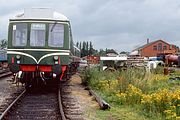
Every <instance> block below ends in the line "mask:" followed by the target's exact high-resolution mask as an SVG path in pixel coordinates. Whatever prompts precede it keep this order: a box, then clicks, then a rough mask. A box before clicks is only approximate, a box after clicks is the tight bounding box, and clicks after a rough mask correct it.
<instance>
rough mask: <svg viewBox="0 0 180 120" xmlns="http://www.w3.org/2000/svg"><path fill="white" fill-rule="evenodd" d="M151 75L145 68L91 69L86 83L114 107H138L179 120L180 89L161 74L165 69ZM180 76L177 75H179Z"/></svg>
mask: <svg viewBox="0 0 180 120" xmlns="http://www.w3.org/2000/svg"><path fill="white" fill-rule="evenodd" d="M158 69H160V70H159V71H158V70H154V71H153V72H152V73H149V72H146V71H145V70H144V69H133V68H132V69H127V70H126V71H116V72H107V71H99V70H98V69H88V70H87V71H86V72H85V73H84V75H83V76H84V82H85V83H87V84H88V85H89V86H90V87H91V88H93V89H94V90H96V91H97V92H98V93H99V94H100V95H101V96H103V97H104V98H105V99H106V100H107V101H108V102H110V103H111V104H115V105H128V106H135V105H136V106H139V107H138V108H141V110H142V111H143V112H144V113H146V115H147V116H149V115H148V114H147V113H149V114H153V115H155V114H159V115H160V116H161V117H162V119H164V118H166V119H179V117H180V86H179V85H178V84H179V83H180V81H178V83H177V82H176V84H174V83H172V82H170V81H169V76H164V75H163V74H161V73H162V72H163V71H162V68H158ZM176 75H178V74H176Z"/></svg>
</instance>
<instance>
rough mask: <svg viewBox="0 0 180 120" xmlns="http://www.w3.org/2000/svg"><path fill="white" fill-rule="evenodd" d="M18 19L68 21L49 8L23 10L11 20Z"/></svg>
mask: <svg viewBox="0 0 180 120" xmlns="http://www.w3.org/2000/svg"><path fill="white" fill-rule="evenodd" d="M19 19H45V20H46V19H48V20H60V21H69V19H68V18H67V17H66V16H65V15H63V14H61V13H58V12H56V11H54V10H53V9H50V8H28V9H25V10H24V13H21V14H18V15H16V16H15V18H12V19H11V20H19Z"/></svg>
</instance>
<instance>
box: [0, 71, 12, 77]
mask: <svg viewBox="0 0 180 120" xmlns="http://www.w3.org/2000/svg"><path fill="white" fill-rule="evenodd" d="M12 74H13V73H12V72H10V71H9V69H1V70H0V79H1V78H4V77H7V76H10V75H12Z"/></svg>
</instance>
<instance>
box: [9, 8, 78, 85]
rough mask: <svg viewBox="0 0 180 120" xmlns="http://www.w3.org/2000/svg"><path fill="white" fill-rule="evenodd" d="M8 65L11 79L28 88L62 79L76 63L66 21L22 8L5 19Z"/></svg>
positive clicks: (57, 15) (53, 14)
mask: <svg viewBox="0 0 180 120" xmlns="http://www.w3.org/2000/svg"><path fill="white" fill-rule="evenodd" d="M7 55H8V63H9V66H10V70H11V72H13V73H15V74H17V75H15V77H16V78H15V79H20V81H21V82H23V83H25V84H26V86H27V87H28V86H29V85H34V84H35V85H37V84H38V83H41V81H42V82H43V83H44V82H46V81H47V80H52V78H54V77H55V78H56V80H57V81H58V80H66V79H68V78H69V75H70V73H71V72H72V70H76V69H77V67H78V64H79V62H80V50H79V49H78V48H77V47H76V46H75V45H74V43H73V38H72V31H71V24H70V21H69V19H68V18H67V17H66V16H64V15H63V14H61V13H57V12H55V11H53V10H52V9H42V8H33V9H25V12H24V13H23V14H20V15H18V16H16V18H13V19H10V20H9V33H8V49H7Z"/></svg>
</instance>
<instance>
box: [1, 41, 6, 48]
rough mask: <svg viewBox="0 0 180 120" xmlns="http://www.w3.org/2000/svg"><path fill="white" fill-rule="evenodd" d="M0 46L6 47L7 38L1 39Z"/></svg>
mask: <svg viewBox="0 0 180 120" xmlns="http://www.w3.org/2000/svg"><path fill="white" fill-rule="evenodd" d="M0 47H1V49H5V48H7V40H6V39H3V40H1V42H0Z"/></svg>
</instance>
